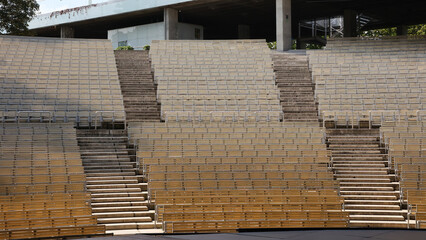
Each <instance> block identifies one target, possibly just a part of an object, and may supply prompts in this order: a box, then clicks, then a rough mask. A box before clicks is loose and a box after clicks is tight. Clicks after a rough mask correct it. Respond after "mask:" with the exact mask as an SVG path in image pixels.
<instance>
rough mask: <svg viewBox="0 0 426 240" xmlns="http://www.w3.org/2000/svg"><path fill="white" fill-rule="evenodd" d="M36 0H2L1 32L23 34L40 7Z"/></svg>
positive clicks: (0, 7) (0, 9)
mask: <svg viewBox="0 0 426 240" xmlns="http://www.w3.org/2000/svg"><path fill="white" fill-rule="evenodd" d="M39 7H40V6H39V5H38V3H37V1H36V0H0V33H7V34H15V35H22V34H25V33H27V32H28V22H29V21H30V20H31V19H32V18H33V17H34V16H35V15H36V12H37V11H38V9H39Z"/></svg>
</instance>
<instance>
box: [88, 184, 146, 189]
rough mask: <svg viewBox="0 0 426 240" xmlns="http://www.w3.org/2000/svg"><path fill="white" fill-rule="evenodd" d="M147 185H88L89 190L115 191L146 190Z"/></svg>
mask: <svg viewBox="0 0 426 240" xmlns="http://www.w3.org/2000/svg"><path fill="white" fill-rule="evenodd" d="M147 185H148V184H147V183H129V184H105V185H104V184H97V185H88V186H87V190H92V189H114V188H123V189H126V188H141V189H142V188H146V186H147Z"/></svg>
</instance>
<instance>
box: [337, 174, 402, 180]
mask: <svg viewBox="0 0 426 240" xmlns="http://www.w3.org/2000/svg"><path fill="white" fill-rule="evenodd" d="M334 176H335V177H336V178H339V179H353V178H361V179H363V178H366V179H365V180H366V181H369V180H373V179H375V180H379V181H380V180H384V179H386V180H390V179H395V175H392V174H387V175H383V174H379V175H376V174H354V173H352V174H334Z"/></svg>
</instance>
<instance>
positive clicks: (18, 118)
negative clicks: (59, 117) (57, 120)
mask: <svg viewBox="0 0 426 240" xmlns="http://www.w3.org/2000/svg"><path fill="white" fill-rule="evenodd" d="M22 113H28V114H30V113H40V116H39V117H40V122H42V119H43V118H42V115H41V114H43V113H48V114H49V118H48V120H49V124H51V123H52V117H53V114H52V112H51V111H18V112H17V122H18V123H19V122H20V121H21V114H22ZM31 117H33V116H29V115H28V116H27V118H28V120H30V119H31Z"/></svg>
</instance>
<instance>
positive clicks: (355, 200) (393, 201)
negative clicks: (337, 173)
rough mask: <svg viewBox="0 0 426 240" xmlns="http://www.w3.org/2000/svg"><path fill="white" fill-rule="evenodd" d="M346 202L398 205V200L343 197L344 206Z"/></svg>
mask: <svg viewBox="0 0 426 240" xmlns="http://www.w3.org/2000/svg"><path fill="white" fill-rule="evenodd" d="M346 204H355V205H357V204H358V205H359V204H362V205H399V204H400V201H399V200H375V199H372V200H371V199H361V200H358V199H346V198H345V206H346Z"/></svg>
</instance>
